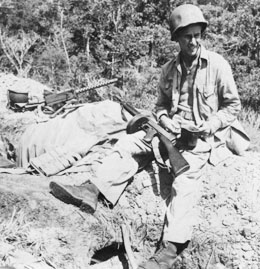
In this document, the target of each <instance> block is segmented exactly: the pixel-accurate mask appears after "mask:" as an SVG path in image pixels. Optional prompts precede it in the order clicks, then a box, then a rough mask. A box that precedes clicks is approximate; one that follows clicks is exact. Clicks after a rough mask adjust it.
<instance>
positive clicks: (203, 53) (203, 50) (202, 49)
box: [175, 45, 209, 72]
mask: <svg viewBox="0 0 260 269" xmlns="http://www.w3.org/2000/svg"><path fill="white" fill-rule="evenodd" d="M208 58H209V57H208V51H207V49H206V48H205V47H204V46H203V45H200V55H199V66H201V62H202V61H203V60H205V61H206V62H207V61H208ZM175 65H176V67H177V69H178V71H179V72H181V56H180V53H179V54H178V56H177V58H176V62H175Z"/></svg>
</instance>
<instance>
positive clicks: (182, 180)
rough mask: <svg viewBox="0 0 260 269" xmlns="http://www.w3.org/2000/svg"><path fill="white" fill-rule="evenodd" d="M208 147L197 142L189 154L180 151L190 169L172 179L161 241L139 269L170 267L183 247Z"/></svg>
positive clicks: (189, 231)
mask: <svg viewBox="0 0 260 269" xmlns="http://www.w3.org/2000/svg"><path fill="white" fill-rule="evenodd" d="M209 154H210V146H209V145H208V144H207V143H206V142H204V141H202V140H200V139H199V140H198V144H197V146H196V148H195V149H193V150H192V151H185V152H183V156H184V157H185V159H186V160H187V161H188V163H189V164H190V169H189V170H188V171H187V172H185V173H183V174H182V175H180V176H178V177H177V178H175V180H174V182H173V184H172V191H171V195H170V197H169V199H167V200H168V204H167V211H166V218H165V220H166V221H165V225H164V233H163V240H162V244H161V247H160V249H159V250H158V251H157V252H156V253H155V254H154V256H152V257H151V258H150V259H149V260H148V261H147V262H146V263H145V264H143V265H140V266H139V267H138V268H140V269H160V268H173V267H172V266H173V264H174V262H175V261H176V258H177V256H178V254H179V253H180V252H181V251H182V250H183V249H184V248H185V247H187V241H189V240H190V239H191V235H192V230H193V226H194V224H195V223H196V219H197V214H196V205H197V202H198V199H199V198H200V189H201V175H202V173H203V170H202V169H203V167H204V166H205V164H206V163H207V161H208V158H209Z"/></svg>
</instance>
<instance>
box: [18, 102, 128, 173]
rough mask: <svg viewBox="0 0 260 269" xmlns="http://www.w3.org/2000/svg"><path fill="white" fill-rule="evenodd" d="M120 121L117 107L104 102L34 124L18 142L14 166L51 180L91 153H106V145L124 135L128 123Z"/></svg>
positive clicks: (121, 119)
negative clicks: (48, 177)
mask: <svg viewBox="0 0 260 269" xmlns="http://www.w3.org/2000/svg"><path fill="white" fill-rule="evenodd" d="M123 118H124V117H123V115H122V110H121V106H120V104H119V103H116V102H112V101H110V100H106V101H101V102H97V103H87V104H85V105H84V106H82V107H79V108H78V109H77V110H76V111H74V112H72V113H69V114H67V115H66V117H62V115H61V116H57V117H55V118H53V119H50V120H49V121H47V122H42V123H37V124H33V125H31V126H29V128H28V129H27V130H26V131H25V132H24V134H23V135H22V137H21V140H20V142H19V145H18V149H17V155H18V158H17V159H18V162H17V165H18V167H22V168H27V167H29V166H30V165H31V166H33V167H34V168H35V169H36V170H38V171H39V172H42V173H43V174H45V175H46V176H50V175H54V174H57V173H59V172H61V171H63V170H65V169H67V168H69V167H71V166H73V165H74V163H77V161H80V160H81V159H82V158H84V157H86V156H87V155H88V153H92V154H91V155H92V157H91V158H90V159H92V158H93V156H94V155H93V149H96V151H100V150H101V151H103V150H106V149H107V148H109V146H108V145H110V143H107V142H108V141H115V140H116V139H118V137H120V136H122V135H125V127H126V124H127V122H126V121H125V120H124V119H123ZM95 145H96V147H94V146H95ZM97 145H100V147H97ZM100 148H101V149H100ZM88 159H89V158H88ZM90 159H89V160H90ZM66 165H67V166H66ZM73 171H74V172H76V171H75V169H74V170H73Z"/></svg>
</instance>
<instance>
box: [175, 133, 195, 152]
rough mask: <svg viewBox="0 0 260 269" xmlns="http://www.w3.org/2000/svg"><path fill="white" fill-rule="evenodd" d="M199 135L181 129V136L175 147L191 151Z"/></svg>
mask: <svg viewBox="0 0 260 269" xmlns="http://www.w3.org/2000/svg"><path fill="white" fill-rule="evenodd" d="M198 138H199V135H198V134H197V133H193V132H190V131H188V130H186V129H181V136H180V138H179V139H178V140H177V144H176V147H177V148H182V149H187V150H192V149H194V148H195V147H196V145H197V141H198Z"/></svg>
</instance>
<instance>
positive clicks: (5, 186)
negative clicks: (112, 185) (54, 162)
mask: <svg viewBox="0 0 260 269" xmlns="http://www.w3.org/2000/svg"><path fill="white" fill-rule="evenodd" d="M10 119H12V120H10ZM33 122H35V113H34V112H26V113H15V114H14V113H11V112H10V111H7V110H6V112H5V113H4V114H3V113H2V116H1V131H2V134H4V135H5V136H7V137H8V136H9V137H11V138H10V140H11V142H13V143H14V145H15V144H16V143H17V141H18V140H19V136H20V134H21V133H22V132H23V131H24V130H25V128H26V126H28V125H29V124H31V123H33ZM259 162H260V154H259V153H258V152H254V151H252V150H249V151H248V152H246V153H245V155H244V156H233V157H232V158H230V159H228V160H227V161H226V162H224V163H221V164H220V165H218V166H217V167H212V166H210V165H208V166H207V167H206V171H205V174H204V177H203V187H204V191H203V195H202V197H201V199H200V201H199V203H198V208H199V209H200V213H201V217H200V222H199V223H198V224H197V225H196V226H195V227H194V235H193V238H192V241H191V242H190V244H189V247H188V248H187V249H186V250H185V251H184V252H183V253H182V255H180V257H179V258H178V260H177V261H176V264H175V266H176V268H183V269H184V268H186V269H194V268H205V269H221V268H230V269H231V268H232V269H246V268H250V269H254V268H260V259H259V255H258V253H260V243H259V242H260V241H259V239H260V224H259V223H260V195H259V192H260V181H259V179H258V177H259V175H260V166H259ZM161 172H163V173H165V175H167V173H166V171H161ZM87 176H88V175H86V174H77V175H64V176H59V177H58V176H55V177H44V176H40V175H37V174H28V173H25V174H9V173H0V201H1V202H0V233H1V238H0V268H4V267H1V266H5V265H6V266H7V265H8V266H14V267H15V268H18V269H19V268H24V269H25V268H34V269H36V268H37V269H38V268H45V269H48V268H58V269H65V268H66V269H83V268H84V269H85V268H93V269H101V268H106V269H110V268H111V269H112V268H113V269H116V268H118V269H119V268H122V269H127V268H131V265H130V260H129V256H128V255H127V254H126V252H125V241H124V240H123V236H122V228H123V227H126V228H127V229H126V230H127V231H128V233H129V234H128V236H129V239H130V244H131V248H132V251H133V255H134V259H135V262H136V263H137V264H139V263H141V262H142V261H144V260H146V259H147V258H149V257H150V256H151V255H152V254H153V253H154V251H155V249H156V247H157V242H158V241H159V240H160V237H161V232H162V227H163V221H164V212H165V200H166V199H167V197H168V195H169V190H170V187H169V186H170V184H171V178H170V177H169V176H166V177H164V179H165V181H164V182H163V184H162V182H161V185H160V182H159V181H158V168H157V166H156V165H155V164H154V163H152V164H150V165H149V166H148V167H147V168H146V169H145V170H143V171H142V172H140V173H138V174H137V175H136V176H135V177H134V178H133V180H132V181H131V183H130V184H129V185H128V187H127V188H126V190H125V192H124V193H123V195H122V197H121V198H120V200H119V202H118V203H117V205H116V206H115V207H114V208H111V207H110V206H109V204H107V203H106V201H105V200H104V199H102V197H101V199H100V201H99V204H98V208H97V211H96V212H95V213H94V214H93V215H89V214H87V213H85V212H82V211H80V209H79V208H77V207H75V206H72V205H68V204H65V203H63V202H61V201H59V200H58V199H56V198H55V197H54V196H52V194H51V193H50V191H49V182H50V181H52V180H57V181H59V182H61V181H62V182H64V183H66V182H71V180H72V179H73V180H74V182H76V181H82V180H83V179H84V178H86V177H87ZM19 253H20V255H19ZM6 268H8V267H6Z"/></svg>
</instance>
